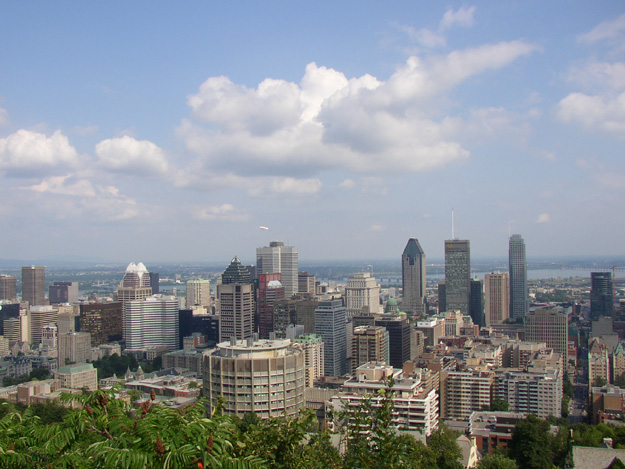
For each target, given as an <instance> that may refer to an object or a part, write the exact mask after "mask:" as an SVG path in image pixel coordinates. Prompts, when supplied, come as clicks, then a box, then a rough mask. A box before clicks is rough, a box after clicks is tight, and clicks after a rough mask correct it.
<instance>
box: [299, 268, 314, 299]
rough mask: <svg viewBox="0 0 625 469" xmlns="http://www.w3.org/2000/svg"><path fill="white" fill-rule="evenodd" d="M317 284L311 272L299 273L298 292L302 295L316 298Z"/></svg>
mask: <svg viewBox="0 0 625 469" xmlns="http://www.w3.org/2000/svg"><path fill="white" fill-rule="evenodd" d="M316 282H317V281H316V279H315V276H314V275H313V274H311V273H310V272H299V273H298V274H297V284H298V287H297V290H298V292H299V293H300V295H310V296H315V293H316V292H315V288H316V287H315V284H316Z"/></svg>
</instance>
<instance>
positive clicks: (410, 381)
mask: <svg viewBox="0 0 625 469" xmlns="http://www.w3.org/2000/svg"><path fill="white" fill-rule="evenodd" d="M390 377H392V378H393V381H394V382H393V393H394V394H393V397H392V399H393V408H392V413H391V422H392V426H393V427H395V428H396V429H399V430H404V431H418V432H420V433H422V434H423V435H424V436H429V435H431V434H432V432H434V431H436V429H438V417H439V407H438V396H437V393H436V391H435V390H434V389H429V390H428V389H426V387H425V386H424V383H422V381H421V379H420V378H419V377H418V376H417V377H415V378H406V377H404V376H403V373H402V371H401V370H397V369H393V367H392V366H389V365H385V364H381V363H367V364H364V365H362V366H360V367H358V368H357V369H356V375H355V376H354V377H353V378H350V379H349V380H347V381H346V382H345V383H344V384H343V386H342V387H341V391H339V392H337V393H335V394H334V395H333V396H332V398H331V405H332V408H333V409H334V411H335V412H336V413H338V412H341V411H347V412H348V413H350V414H353V413H354V412H355V411H357V410H358V409H359V408H360V406H361V404H362V403H363V402H364V401H365V399H367V400H369V402H370V404H371V406H372V408H373V409H376V408H380V407H381V406H382V401H383V399H385V396H384V393H382V392H381V391H384V390H386V389H388V378H390ZM346 423H347V424H348V425H349V424H350V423H352V422H350V419H348V421H347V422H346ZM368 430H369V429H363V431H368Z"/></svg>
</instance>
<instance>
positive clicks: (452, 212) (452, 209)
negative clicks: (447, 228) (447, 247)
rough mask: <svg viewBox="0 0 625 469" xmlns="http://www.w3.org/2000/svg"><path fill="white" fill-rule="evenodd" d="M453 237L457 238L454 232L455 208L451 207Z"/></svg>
mask: <svg viewBox="0 0 625 469" xmlns="http://www.w3.org/2000/svg"><path fill="white" fill-rule="evenodd" d="M451 239H456V236H455V233H454V208H453V207H451Z"/></svg>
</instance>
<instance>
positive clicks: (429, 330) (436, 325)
mask: <svg viewBox="0 0 625 469" xmlns="http://www.w3.org/2000/svg"><path fill="white" fill-rule="evenodd" d="M415 329H416V330H417V331H419V332H421V333H422V334H423V336H424V340H425V342H424V346H425V347H434V346H436V345H438V339H440V338H441V337H444V336H445V321H441V320H439V319H427V320H423V321H419V322H417V327H416V328H415Z"/></svg>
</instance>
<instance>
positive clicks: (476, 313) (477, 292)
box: [469, 278, 486, 327]
mask: <svg viewBox="0 0 625 469" xmlns="http://www.w3.org/2000/svg"><path fill="white" fill-rule="evenodd" d="M469 314H470V316H471V319H473V324H477V325H478V326H480V327H484V326H485V325H486V318H485V317H484V282H482V281H481V280H480V279H479V278H474V279H471V306H470V307H469Z"/></svg>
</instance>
